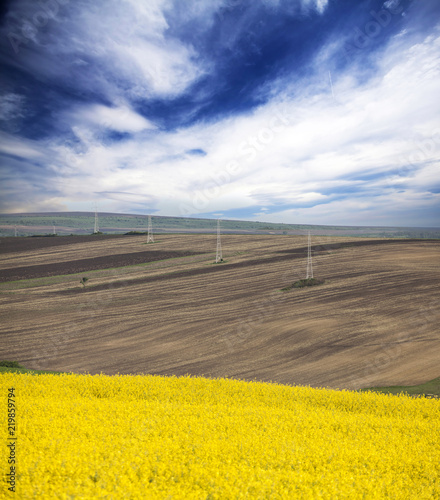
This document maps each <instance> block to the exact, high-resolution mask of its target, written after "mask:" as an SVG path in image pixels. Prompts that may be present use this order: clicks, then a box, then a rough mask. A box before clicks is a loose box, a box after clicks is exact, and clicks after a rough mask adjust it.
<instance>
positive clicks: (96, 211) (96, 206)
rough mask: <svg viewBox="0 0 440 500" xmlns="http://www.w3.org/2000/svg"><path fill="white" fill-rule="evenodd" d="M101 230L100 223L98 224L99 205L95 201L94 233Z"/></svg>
mask: <svg viewBox="0 0 440 500" xmlns="http://www.w3.org/2000/svg"><path fill="white" fill-rule="evenodd" d="M98 232H99V224H98V205H97V204H96V203H95V228H94V229H93V233H94V234H96V233H98Z"/></svg>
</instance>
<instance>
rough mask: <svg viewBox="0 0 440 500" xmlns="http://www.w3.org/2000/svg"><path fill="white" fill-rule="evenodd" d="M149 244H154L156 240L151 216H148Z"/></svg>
mask: <svg viewBox="0 0 440 500" xmlns="http://www.w3.org/2000/svg"><path fill="white" fill-rule="evenodd" d="M147 243H154V238H153V224H152V222H151V215H149V216H148V234H147Z"/></svg>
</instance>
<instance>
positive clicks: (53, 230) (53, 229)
mask: <svg viewBox="0 0 440 500" xmlns="http://www.w3.org/2000/svg"><path fill="white" fill-rule="evenodd" d="M52 234H57V232H56V231H55V225H53V226H52Z"/></svg>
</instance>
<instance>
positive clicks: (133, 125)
mask: <svg viewBox="0 0 440 500" xmlns="http://www.w3.org/2000/svg"><path fill="white" fill-rule="evenodd" d="M74 115H75V116H74V118H75V119H76V120H77V121H79V122H81V123H83V124H84V123H85V124H90V125H93V126H97V127H100V128H105V129H110V130H116V131H118V132H140V131H142V130H145V129H155V128H156V126H155V125H154V124H152V123H151V122H150V121H148V120H146V119H145V118H144V117H143V116H141V115H139V114H138V113H135V112H134V111H133V110H132V109H130V108H129V107H128V106H119V107H115V108H110V107H108V106H103V105H101V104H94V105H88V106H84V107H81V108H80V109H78V110H77V111H76V112H75V113H74Z"/></svg>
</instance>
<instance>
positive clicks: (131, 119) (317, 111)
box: [0, 0, 440, 227]
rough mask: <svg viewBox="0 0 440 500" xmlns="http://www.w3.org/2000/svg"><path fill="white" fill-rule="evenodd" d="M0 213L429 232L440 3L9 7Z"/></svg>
mask: <svg viewBox="0 0 440 500" xmlns="http://www.w3.org/2000/svg"><path fill="white" fill-rule="evenodd" d="M0 64H1V72H0V75H1V76H0V162H1V171H0V212H3V213H5V212H35V211H40V212H41V211H73V210H80V211H81V210H84V211H90V210H91V209H92V207H93V206H94V204H95V203H97V204H98V209H99V211H101V212H120V213H138V214H156V215H170V216H194V217H212V218H216V217H221V218H224V219H245V220H260V221H270V222H286V223H298V224H344V225H379V226H386V225H388V226H423V227H429V226H431V227H438V226H440V223H439V215H440V175H439V167H440V99H439V96H440V3H439V2H438V1H437V0H419V1H417V0H412V1H411V0H387V1H384V0H380V1H376V0H365V1H358V2H353V1H352V0H144V1H143V0H94V1H93V2H92V1H91V0H75V1H74V0H42V1H41V2H35V1H33V0H13V1H9V2H8V1H6V2H3V4H2V10H1V12H0Z"/></svg>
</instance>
